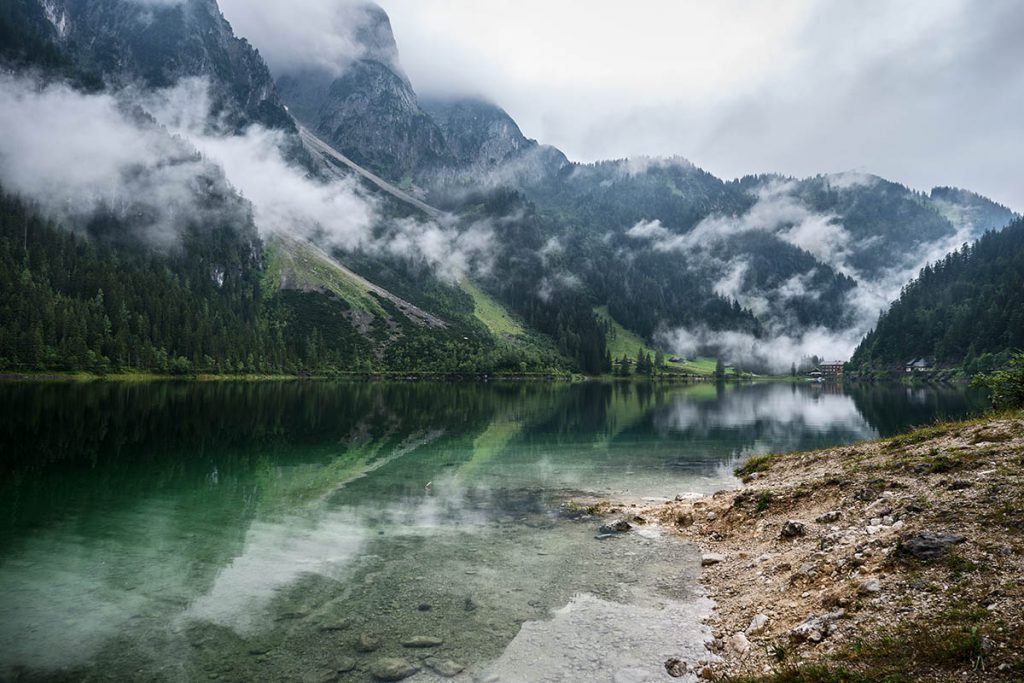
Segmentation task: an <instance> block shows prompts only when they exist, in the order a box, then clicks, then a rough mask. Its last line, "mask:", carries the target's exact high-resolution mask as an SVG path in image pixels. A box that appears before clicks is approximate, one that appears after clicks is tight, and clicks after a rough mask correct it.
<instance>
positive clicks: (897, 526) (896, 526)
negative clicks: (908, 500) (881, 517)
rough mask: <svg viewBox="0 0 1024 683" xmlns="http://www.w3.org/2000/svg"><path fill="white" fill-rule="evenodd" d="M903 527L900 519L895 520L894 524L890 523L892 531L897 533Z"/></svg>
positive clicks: (903, 524)
mask: <svg viewBox="0 0 1024 683" xmlns="http://www.w3.org/2000/svg"><path fill="white" fill-rule="evenodd" d="M905 526H906V524H905V523H904V522H903V520H902V519H897V520H896V521H895V522H893V523H892V529H893V531H898V530H899V529H902V528H903V527H905Z"/></svg>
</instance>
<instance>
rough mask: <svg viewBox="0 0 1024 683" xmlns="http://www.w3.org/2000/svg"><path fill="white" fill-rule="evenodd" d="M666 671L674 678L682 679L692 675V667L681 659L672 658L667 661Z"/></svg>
mask: <svg viewBox="0 0 1024 683" xmlns="http://www.w3.org/2000/svg"><path fill="white" fill-rule="evenodd" d="M665 671H667V672H668V675H669V676H671V677H672V678H682V677H683V676H685V675H686V674H688V673H690V667H689V666H688V665H687V664H686V662H684V661H683V660H681V659H678V658H676V657H672V658H671V659H668V660H665Z"/></svg>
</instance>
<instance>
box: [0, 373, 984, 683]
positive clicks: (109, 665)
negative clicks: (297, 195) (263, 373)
mask: <svg viewBox="0 0 1024 683" xmlns="http://www.w3.org/2000/svg"><path fill="white" fill-rule="evenodd" d="M983 408H984V401H983V399H982V397H980V396H978V395H976V394H973V393H970V392H966V391H963V390H955V389H907V388H903V387H870V388H863V389H856V388H855V389H848V390H847V391H846V393H843V392H842V390H839V389H834V388H827V387H821V386H818V385H815V386H803V385H789V384H762V385H752V386H724V387H715V386H713V385H698V386H691V387H685V386H681V387H653V386H648V385H630V384H615V385H613V384H599V383H589V384H581V385H555V384H525V383H520V384H500V385H463V384H456V385H446V384H376V385H373V384H369V385H357V384H342V383H339V384H330V383H301V382H283V383H259V384H246V383H216V384H185V383H181V384H177V383H154V384H141V385H123V384H106V383H95V384H87V385H65V384H45V385H34V384H8V385H2V386H0V415H2V416H3V417H2V418H0V474H2V480H0V678H3V679H15V680H21V679H24V680H97V679H99V680H237V681H248V680H295V681H307V680H308V681H329V680H353V681H366V680H375V678H374V672H375V670H376V671H377V673H378V674H379V673H381V671H380V670H379V667H380V666H381V665H382V660H384V659H386V658H396V657H397V658H401V659H404V660H405V663H406V664H407V665H408V666H409V670H410V671H411V670H412V669H416V670H417V673H415V674H414V675H413V676H412V677H411V678H409V679H408V680H412V681H427V680H463V681H474V680H495V681H498V680H500V681H516V680H565V679H566V678H570V679H575V680H594V681H601V680H608V681H613V680H614V681H646V680H664V677H665V674H664V671H663V669H662V668H661V667H662V663H663V662H664V660H665V659H667V658H668V657H671V656H678V657H682V658H685V659H690V660H694V661H695V660H697V659H698V658H699V657H701V656H702V653H703V647H702V645H701V643H702V641H703V639H704V638H705V637H706V635H707V633H706V631H705V630H704V629H703V627H702V626H701V624H700V619H701V617H702V616H703V615H704V614H706V612H707V610H708V609H709V605H708V603H707V601H706V600H705V599H703V598H702V597H701V595H700V592H699V589H698V588H697V585H696V576H697V575H698V572H699V568H698V566H697V565H698V561H697V554H696V551H695V550H694V549H693V548H691V547H689V546H688V545H686V544H685V543H682V542H680V541H678V540H677V539H675V538H673V537H672V536H670V535H666V534H663V533H660V532H659V531H658V530H657V529H655V528H642V529H640V530H639V531H638V532H637V533H630V534H627V535H624V536H622V537H619V538H612V539H606V540H598V539H596V538H595V532H596V527H597V526H598V525H599V524H600V520H594V519H582V520H581V519H574V518H573V515H571V514H568V513H567V510H566V508H565V507H564V506H563V504H564V503H565V502H566V501H568V500H571V499H573V498H584V497H588V498H589V497H600V498H606V499H608V500H611V501H614V502H617V503H622V504H624V505H626V506H628V505H629V504H631V503H640V502H644V501H654V500H660V499H665V498H671V497H674V496H675V495H677V494H680V493H687V492H697V493H710V492H713V491H715V490H718V489H720V488H723V487H726V486H730V485H732V484H734V483H735V480H734V479H733V477H732V474H731V472H732V469H733V467H734V466H735V465H736V464H737V462H739V461H741V460H742V459H743V458H745V457H747V456H749V455H751V454H754V453H761V452H768V451H780V450H803V449H808V448H815V447H822V446H827V445H832V444H839V443H846V442H850V441H854V440H859V439H865V438H872V437H876V436H879V435H886V434H889V433H893V432H894V431H898V430H900V429H902V428H905V427H907V426H910V425H915V424H923V423H927V422H930V421H932V420H934V419H936V418H937V417H956V416H960V415H965V414H968V413H971V412H976V411H978V410H981V409H983ZM417 636H422V637H428V638H435V639H438V640H440V641H441V644H440V645H435V646H431V647H423V648H413V647H407V646H405V645H403V642H406V641H409V640H410V639H412V638H414V637H417ZM360 640H361V641H363V642H362V644H360V642H359V641H360ZM367 650H368V651H367Z"/></svg>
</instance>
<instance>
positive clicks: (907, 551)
mask: <svg viewBox="0 0 1024 683" xmlns="http://www.w3.org/2000/svg"><path fill="white" fill-rule="evenodd" d="M966 540H967V539H966V538H965V537H963V536H951V535H947V534H936V533H933V532H930V531H923V532H921V533H919V534H914V535H913V536H907V537H906V538H904V539H902V540H901V541H900V542H899V544H898V545H897V546H896V554H897V555H898V556H900V557H903V558H904V559H915V560H920V561H921V562H932V561H934V560H938V559H941V558H942V557H944V556H945V555H946V553H947V552H948V551H949V548H950V546H953V545H956V544H958V543H963V542H964V541H966Z"/></svg>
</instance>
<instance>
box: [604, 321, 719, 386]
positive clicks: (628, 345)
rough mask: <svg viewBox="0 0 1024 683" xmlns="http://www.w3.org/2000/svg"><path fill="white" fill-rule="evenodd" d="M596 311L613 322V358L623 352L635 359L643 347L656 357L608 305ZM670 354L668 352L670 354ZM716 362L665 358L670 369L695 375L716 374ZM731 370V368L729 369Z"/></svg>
mask: <svg viewBox="0 0 1024 683" xmlns="http://www.w3.org/2000/svg"><path fill="white" fill-rule="evenodd" d="M594 313H596V314H597V315H598V317H600V318H601V319H602V320H607V321H608V322H609V323H611V333H610V334H609V335H608V350H609V351H611V354H612V359H613V360H618V359H619V358H622V356H623V354H625V356H626V357H627V358H630V359H635V358H636V352H637V349H641V348H642V349H643V350H644V353H649V354H651V357H652V358H653V357H654V352H655V349H653V348H651V347H650V346H648V345H647V344H646V343H644V340H643V339H641V338H640V337H639V336H637V335H636V333H634V332H631V331H629V330H627V329H626V328H625V327H623V326H622V325H620V324H619V323H618V322H616V320H615V319H614V318H612V317H611V315H609V314H608V307H607V306H600V307H598V308H595V309H594ZM668 355H670V354H666V356H668ZM715 363H716V360H715V359H714V358H695V359H693V360H687V361H683V362H682V363H673V362H671V361H669V360H668V358H666V359H665V367H666V368H668V369H669V370H676V371H679V372H687V373H690V374H693V375H704V376H710V375H713V374H715ZM729 372H731V370H729Z"/></svg>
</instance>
